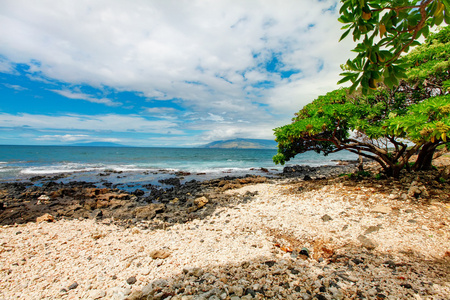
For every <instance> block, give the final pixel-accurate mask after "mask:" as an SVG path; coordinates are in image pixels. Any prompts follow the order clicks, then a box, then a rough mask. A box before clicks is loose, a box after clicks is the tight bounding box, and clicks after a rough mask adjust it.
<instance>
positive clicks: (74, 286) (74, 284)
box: [69, 282, 78, 290]
mask: <svg viewBox="0 0 450 300" xmlns="http://www.w3.org/2000/svg"><path fill="white" fill-rule="evenodd" d="M77 287H78V283H77V282H74V283H72V284H71V285H69V290H73V289H76V288H77Z"/></svg>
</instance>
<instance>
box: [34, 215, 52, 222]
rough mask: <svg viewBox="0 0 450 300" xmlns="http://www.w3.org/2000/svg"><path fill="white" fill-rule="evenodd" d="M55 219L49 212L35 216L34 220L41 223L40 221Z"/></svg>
mask: <svg viewBox="0 0 450 300" xmlns="http://www.w3.org/2000/svg"><path fill="white" fill-rule="evenodd" d="M53 221H55V218H54V217H53V216H52V215H51V214H48V213H47V214H43V215H42V216H40V217H37V218H36V222H37V223H41V222H53Z"/></svg>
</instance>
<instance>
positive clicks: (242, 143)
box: [199, 139, 277, 149]
mask: <svg viewBox="0 0 450 300" xmlns="http://www.w3.org/2000/svg"><path fill="white" fill-rule="evenodd" d="M276 147H277V142H275V141H273V140H262V139H233V140H223V141H215V142H212V143H209V144H207V145H204V146H200V147H199V148H219V149H276Z"/></svg>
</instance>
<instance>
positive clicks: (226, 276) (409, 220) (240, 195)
mask: <svg viewBox="0 0 450 300" xmlns="http://www.w3.org/2000/svg"><path fill="white" fill-rule="evenodd" d="M449 166H450V164H449V162H448V159H447V160H446V161H444V162H443V163H442V164H441V165H438V169H437V170H433V171H430V172H419V173H414V174H409V175H405V176H404V177H403V178H402V179H401V180H392V179H389V180H388V179H382V178H381V179H374V178H371V177H366V176H364V175H360V176H356V175H351V173H352V171H351V170H350V169H348V170H347V169H342V168H341V169H329V170H328V168H318V169H314V168H312V169H310V168H306V167H295V168H294V169H286V171H285V174H284V176H283V177H281V178H265V177H256V176H247V177H242V178H222V179H217V180H212V181H208V182H195V183H194V182H191V183H190V184H187V185H186V183H184V184H181V182H180V184H179V185H178V181H176V180H174V181H172V182H171V183H172V184H173V187H170V188H168V189H159V188H157V187H154V188H155V189H157V190H158V191H159V192H160V193H159V194H158V193H157V192H154V193H153V191H152V193H150V196H148V195H140V194H141V193H139V192H137V193H134V194H133V193H125V192H123V191H120V190H114V189H101V188H98V187H95V186H91V185H89V186H83V185H82V184H81V185H80V184H79V183H72V186H70V185H69V186H67V185H66V184H64V185H59V184H58V183H52V184H48V185H42V187H36V186H29V187H27V186H25V187H20V186H16V187H6V188H5V186H2V188H1V190H2V192H3V194H2V195H3V196H2V203H4V206H3V209H2V211H1V212H2V213H1V215H0V216H2V222H5V223H4V224H9V225H3V226H2V227H0V264H1V265H0V272H1V274H0V275H1V278H2V279H1V280H0V299H134V300H136V299H167V300H170V299H172V300H176V299H186V300H188V299H190V300H194V299H208V300H216V299H224V300H225V299H232V300H239V299H448V298H449V296H450V232H449V230H448V228H449V227H448V226H449V225H450V185H449V183H448V181H445V180H440V178H442V177H441V176H445V174H446V173H445V172H446V171H445V170H448V168H449ZM348 167H349V168H353V170H354V168H355V165H351V166H348ZM368 171H371V170H370V169H368ZM334 172H336V173H334ZM342 174H345V175H342ZM337 175H341V176H337ZM307 176H308V177H307ZM13 191H14V192H13ZM152 194H153V196H155V195H158V197H157V198H152V199H151V200H150V201H149V200H144V199H146V197H151V195H152ZM47 197H48V198H47ZM158 198H159V199H158ZM18 199H19V200H18ZM175 199H177V200H175ZM155 200H157V201H155ZM39 201H40V203H39V204H38V202H39ZM71 201H72V202H71ZM155 202H156V203H155ZM18 203H21V204H20V205H19V204H18ZM22 203H23V204H22ZM54 203H57V204H54ZM107 203H108V205H107ZM130 203H133V205H130ZM14 205H17V206H15V207H14ZM73 205H78V206H77V207H71V206H73ZM64 206H66V208H67V210H64V209H63V208H62V207H64ZM33 207H40V208H43V207H45V209H47V210H48V211H47V213H48V216H47V217H43V216H42V215H39V214H38V213H34V215H33V214H32V213H31V211H33V210H32V208H33ZM69 207H70V209H69ZM158 207H160V208H159V209H157V208H158ZM25 208H26V209H25ZM29 208H31V210H30V213H29V216H28V218H29V220H30V221H26V219H25V218H24V220H23V222H15V223H12V222H11V221H10V220H12V219H14V218H16V220H17V217H18V216H25V215H24V213H23V212H24V211H27V210H28V209H29ZM74 208H76V209H74ZM15 209H18V211H20V214H18V215H13V212H14V210H15ZM21 209H24V210H21ZM58 211H59V213H60V215H58ZM64 211H66V214H67V215H64V214H63V213H62V212H64ZM69 211H70V212H73V213H72V215H70V214H69V213H68V212H69ZM100 211H101V214H99V212H100ZM38 212H39V213H43V212H44V211H43V210H41V211H38ZM111 212H112V213H111ZM5 213H7V214H5ZM110 213H111V215H109V214H110ZM139 213H142V215H139ZM121 215H122V216H123V218H120V216H121ZM5 216H8V217H6V218H5ZM36 216H37V217H36ZM44 216H45V214H44ZM34 217H36V218H38V217H43V218H42V219H39V220H38V221H37V222H36V220H33V219H32V218H34ZM5 220H6V221H5ZM18 223H22V224H18Z"/></svg>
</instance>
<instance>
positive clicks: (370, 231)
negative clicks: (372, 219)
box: [364, 225, 381, 235]
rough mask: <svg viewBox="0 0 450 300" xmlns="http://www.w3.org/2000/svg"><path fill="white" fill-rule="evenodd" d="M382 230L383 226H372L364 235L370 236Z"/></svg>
mask: <svg viewBox="0 0 450 300" xmlns="http://www.w3.org/2000/svg"><path fill="white" fill-rule="evenodd" d="M380 229H381V225H377V226H370V227H369V228H367V229H366V231H364V235H366V234H370V233H372V232H376V231H378V230H380Z"/></svg>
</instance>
